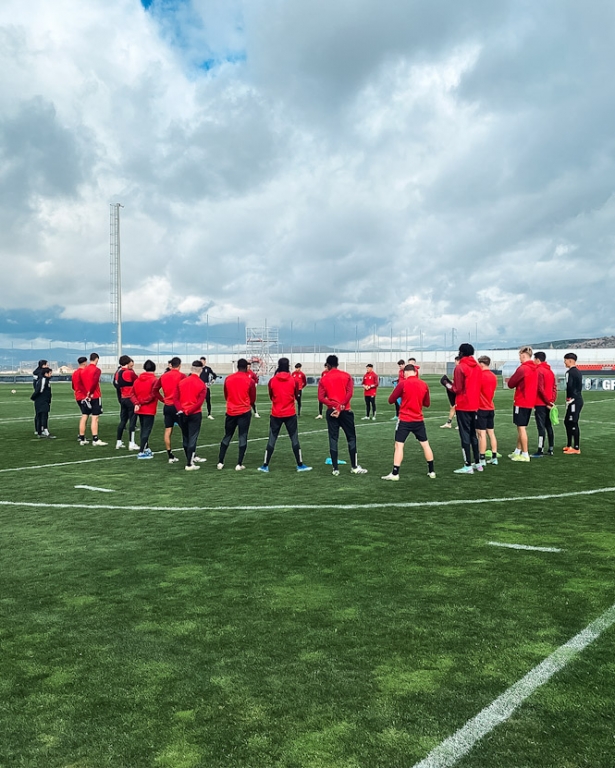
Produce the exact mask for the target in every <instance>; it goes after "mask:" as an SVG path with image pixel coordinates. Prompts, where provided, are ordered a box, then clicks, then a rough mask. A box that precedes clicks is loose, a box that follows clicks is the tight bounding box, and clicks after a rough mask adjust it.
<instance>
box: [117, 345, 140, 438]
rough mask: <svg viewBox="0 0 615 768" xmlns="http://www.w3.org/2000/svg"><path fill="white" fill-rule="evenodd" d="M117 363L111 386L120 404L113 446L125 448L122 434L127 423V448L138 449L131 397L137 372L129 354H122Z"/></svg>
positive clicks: (135, 418)
mask: <svg viewBox="0 0 615 768" xmlns="http://www.w3.org/2000/svg"><path fill="white" fill-rule="evenodd" d="M119 364H120V365H119V368H118V369H117V371H116V372H115V374H114V376H113V386H114V387H115V389H116V392H117V399H118V402H119V404H120V423H119V424H118V425H117V435H116V438H117V439H116V442H115V447H116V449H118V448H125V445H124V443H123V442H122V436H123V434H124V430H125V429H126V425H128V436H129V443H128V450H129V451H138V450H139V446H138V445H137V443H136V442H135V432H136V429H137V414H136V413H135V404H134V402H133V399H132V387H133V384H134V383H135V381H136V380H137V374H136V373H135V371H134V367H135V361H134V360H133V359H132V357H130V356H129V355H122V356H121V357H120V359H119Z"/></svg>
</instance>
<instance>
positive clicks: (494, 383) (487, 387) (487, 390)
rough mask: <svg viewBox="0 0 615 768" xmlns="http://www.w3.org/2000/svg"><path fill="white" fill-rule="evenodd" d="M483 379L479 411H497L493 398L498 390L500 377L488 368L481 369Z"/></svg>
mask: <svg viewBox="0 0 615 768" xmlns="http://www.w3.org/2000/svg"><path fill="white" fill-rule="evenodd" d="M481 371H482V378H481V382H480V399H479V401H478V410H479V411H495V405H494V404H493V396H494V395H495V390H496V389H497V388H498V377H497V376H496V375H495V373H494V372H493V371H490V370H489V369H487V368H484V369H483V368H481Z"/></svg>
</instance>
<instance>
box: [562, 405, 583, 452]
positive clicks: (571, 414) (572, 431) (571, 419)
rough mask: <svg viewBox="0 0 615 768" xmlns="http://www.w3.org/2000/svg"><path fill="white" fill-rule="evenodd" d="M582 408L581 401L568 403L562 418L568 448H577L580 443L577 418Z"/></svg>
mask: <svg viewBox="0 0 615 768" xmlns="http://www.w3.org/2000/svg"><path fill="white" fill-rule="evenodd" d="M582 408H583V401H582V400H579V399H577V400H573V401H572V402H571V403H568V407H567V408H566V415H565V416H564V426H565V427H566V437H567V438H568V447H569V448H577V449H578V448H579V447H580V442H581V430H580V429H579V416H580V415H581V409H582Z"/></svg>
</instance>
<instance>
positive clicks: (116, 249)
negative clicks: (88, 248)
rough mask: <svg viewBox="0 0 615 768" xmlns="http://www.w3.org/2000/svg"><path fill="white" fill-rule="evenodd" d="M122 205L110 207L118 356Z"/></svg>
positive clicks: (113, 305)
mask: <svg viewBox="0 0 615 768" xmlns="http://www.w3.org/2000/svg"><path fill="white" fill-rule="evenodd" d="M123 207H124V206H123V205H121V204H120V203H111V205H110V229H111V238H110V241H111V247H110V254H111V260H110V263H111V321H112V322H113V323H115V326H116V334H117V340H116V344H117V356H118V358H119V357H121V356H122V269H121V265H120V208H123Z"/></svg>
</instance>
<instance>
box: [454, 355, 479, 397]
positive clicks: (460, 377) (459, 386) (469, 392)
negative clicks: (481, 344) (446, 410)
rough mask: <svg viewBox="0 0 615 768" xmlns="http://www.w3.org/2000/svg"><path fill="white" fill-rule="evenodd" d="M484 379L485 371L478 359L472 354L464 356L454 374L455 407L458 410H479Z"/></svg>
mask: <svg viewBox="0 0 615 768" xmlns="http://www.w3.org/2000/svg"><path fill="white" fill-rule="evenodd" d="M482 379H483V372H482V369H481V367H480V365H479V364H478V363H477V362H476V360H475V359H474V358H473V357H472V356H471V355H470V356H468V357H462V358H461V360H460V361H459V363H458V364H457V366H456V367H455V375H454V376H453V392H454V393H455V395H456V398H455V408H456V409H457V410H458V411H478V405H479V401H480V386H481V381H482Z"/></svg>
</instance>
